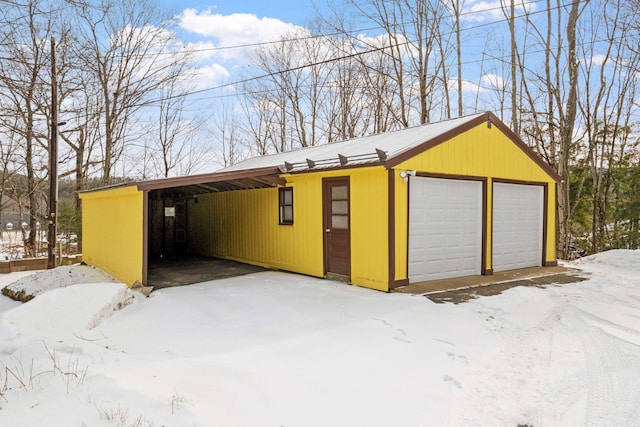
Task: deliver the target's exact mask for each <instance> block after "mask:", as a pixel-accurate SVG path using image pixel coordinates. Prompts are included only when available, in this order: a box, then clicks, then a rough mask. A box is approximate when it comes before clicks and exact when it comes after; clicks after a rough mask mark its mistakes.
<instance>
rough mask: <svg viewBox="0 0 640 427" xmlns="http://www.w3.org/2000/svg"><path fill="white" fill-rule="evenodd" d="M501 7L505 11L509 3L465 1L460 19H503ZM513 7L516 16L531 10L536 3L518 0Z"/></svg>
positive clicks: (476, 20) (473, 20) (498, 0)
mask: <svg viewBox="0 0 640 427" xmlns="http://www.w3.org/2000/svg"><path fill="white" fill-rule="evenodd" d="M501 3H504V5H501ZM502 7H504V8H505V10H507V11H508V10H509V4H508V3H506V2H500V0H497V1H496V0H494V1H485V0H480V1H475V0H470V1H467V2H465V3H464V5H463V9H462V13H463V15H462V19H463V20H465V21H470V22H484V21H496V20H500V19H505V15H504V13H503V11H502ZM515 9H516V17H517V16H520V15H522V14H523V13H525V11H528V12H533V11H534V10H536V4H535V2H533V1H527V0H520V1H518V2H516V4H515Z"/></svg>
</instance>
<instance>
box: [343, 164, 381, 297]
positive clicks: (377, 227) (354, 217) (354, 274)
mask: <svg viewBox="0 0 640 427" xmlns="http://www.w3.org/2000/svg"><path fill="white" fill-rule="evenodd" d="M387 179H388V177H387V171H386V170H385V169H384V168H382V167H375V168H363V169H359V170H353V171H352V172H351V282H352V283H354V284H356V285H362V286H366V287H369V288H373V289H378V290H382V291H387V290H389V286H388V280H389V272H388V270H389V258H388V257H389V254H388V252H389V250H388V249H389V248H388V237H387V236H388V224H387V217H388V196H387Z"/></svg>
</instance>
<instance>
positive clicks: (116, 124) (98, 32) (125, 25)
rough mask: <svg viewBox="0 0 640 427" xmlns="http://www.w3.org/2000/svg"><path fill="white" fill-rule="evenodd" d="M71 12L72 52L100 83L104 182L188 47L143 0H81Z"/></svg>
mask: <svg viewBox="0 0 640 427" xmlns="http://www.w3.org/2000/svg"><path fill="white" fill-rule="evenodd" d="M75 12H76V13H77V17H78V22H77V27H76V29H77V33H76V35H77V40H78V43H77V45H76V49H75V55H76V56H77V58H78V59H79V61H80V64H81V67H82V69H83V70H84V71H85V72H87V73H88V74H90V75H91V76H92V77H93V79H94V81H95V84H96V87H97V88H98V89H99V92H98V95H99V103H98V104H97V105H96V106H99V107H101V109H100V110H99V111H97V112H96V114H97V115H98V117H99V118H100V119H99V122H98V123H99V126H100V128H101V131H100V133H101V143H102V144H103V146H102V157H103V158H102V159H101V160H102V177H103V181H104V182H108V181H109V180H110V178H111V177H112V174H113V171H114V166H115V164H116V162H117V161H118V160H119V159H120V156H122V154H123V152H124V151H125V149H126V147H127V144H128V143H129V142H130V141H131V140H132V139H134V138H136V137H137V136H139V135H136V134H135V131H134V128H133V127H132V126H131V124H132V122H135V120H136V119H137V117H136V113H139V112H140V110H141V109H142V107H143V106H145V105H146V104H147V103H148V102H149V101H151V100H152V99H153V98H154V97H156V96H157V94H156V89H157V88H158V87H162V86H163V85H165V84H166V83H167V82H169V81H172V80H175V79H176V78H177V77H178V76H177V75H176V71H177V70H180V67H175V65H176V64H178V63H181V61H183V60H184V59H185V56H186V55H188V52H178V53H176V52H175V51H173V50H172V49H171V46H172V45H171V43H172V40H173V38H174V34H173V33H171V32H170V31H167V30H166V28H165V25H166V24H165V23H164V22H165V21H163V20H162V16H161V15H160V14H159V13H158V12H157V10H156V9H155V7H154V5H152V4H151V3H150V2H149V1H147V0H143V1H139V2H130V1H127V0H106V1H102V2H97V3H96V4H94V3H92V2H91V1H86V2H84V1H83V2H80V3H78V4H77V5H76V6H75ZM92 123H94V122H92Z"/></svg>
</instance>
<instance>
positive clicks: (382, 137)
mask: <svg viewBox="0 0 640 427" xmlns="http://www.w3.org/2000/svg"><path fill="white" fill-rule="evenodd" d="M486 116H487V113H480V114H474V115H471V116H465V117H459V118H456V119H451V120H445V121H441V122H437V123H429V124H425V125H421V126H416V127H411V128H405V129H400V130H395V131H390V132H385V133H381V134H377V135H370V136H363V137H360V138H354V139H349V140H345V141H340V142H334V143H330V144H325V145H318V146H314V147H307V148H301V149H297V150H293V151H288V152H284V153H278V154H272V155H265V156H258V157H252V158H250V159H247V160H245V161H243V162H240V163H236V164H235V165H233V166H229V167H227V168H225V169H222V172H227V171H239V170H247V169H255V168H264V167H269V166H271V167H280V168H281V170H282V172H292V173H293V172H305V171H311V170H322V169H332V168H339V167H349V166H360V165H373V164H382V163H384V162H385V161H386V160H388V159H392V158H395V157H397V156H400V155H401V154H402V153H405V152H408V151H410V150H411V149H413V148H416V147H418V146H420V145H422V144H424V143H426V142H429V141H432V140H434V139H437V138H438V137H440V136H442V135H446V134H448V133H449V132H452V131H454V130H456V129H461V128H465V125H466V124H469V123H475V122H478V120H479V119H480V121H483V120H484V119H483V118H485V117H486ZM474 126H475V125H474Z"/></svg>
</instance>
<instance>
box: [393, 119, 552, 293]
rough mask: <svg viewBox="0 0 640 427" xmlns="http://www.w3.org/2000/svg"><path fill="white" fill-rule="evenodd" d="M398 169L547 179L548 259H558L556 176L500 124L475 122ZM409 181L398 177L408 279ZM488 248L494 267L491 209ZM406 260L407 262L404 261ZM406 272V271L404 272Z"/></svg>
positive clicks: (399, 261) (401, 249)
mask: <svg viewBox="0 0 640 427" xmlns="http://www.w3.org/2000/svg"><path fill="white" fill-rule="evenodd" d="M395 169H396V173H399V171H402V170H417V171H421V172H428V173H433V174H447V175H466V176H479V177H488V178H489V179H491V178H501V179H512V180H519V181H531V182H547V183H548V184H549V191H548V195H547V197H548V198H547V202H548V206H549V209H548V210H547V229H546V232H547V246H546V261H555V259H556V258H555V256H556V229H555V206H556V191H555V182H554V181H553V179H552V178H551V177H550V176H549V175H548V174H547V173H546V172H545V171H544V170H543V169H542V168H541V167H540V166H539V165H537V164H536V163H535V162H534V161H532V160H531V159H530V158H529V157H528V156H527V154H526V153H524V152H523V151H522V150H520V148H518V147H517V146H516V145H515V144H514V143H513V141H511V140H510V139H509V138H508V137H507V136H506V135H505V134H503V133H502V132H501V131H500V130H499V129H497V127H495V126H494V127H492V128H488V127H487V126H486V125H485V124H482V125H479V126H476V127H475V128H473V129H470V130H468V131H467V132H465V133H463V134H460V135H458V136H456V137H454V138H452V139H450V140H449V141H446V142H444V143H442V144H440V145H438V146H436V147H433V148H431V149H430V150H428V151H426V152H424V153H422V154H420V155H418V156H415V157H413V158H411V159H409V160H407V161H405V162H403V163H401V164H399V165H398V166H396V167H395ZM491 190H492V186H491V185H488V189H487V191H488V195H487V196H488V199H489V200H491ZM407 194H408V189H407V183H406V182H404V181H403V180H402V179H401V178H399V177H398V178H397V179H396V215H395V216H396V246H395V248H396V279H397V280H401V279H405V278H407V277H408V276H407V275H406V259H407V245H406V244H404V245H403V244H402V243H403V237H402V234H403V233H404V234H406V233H407V229H408V228H407V226H406V220H404V218H407V217H408V206H409V202H408V200H407V196H406V195H407ZM486 220H487V242H486V244H487V248H486V254H487V256H486V266H485V267H486V268H489V269H490V268H491V262H492V259H491V244H492V243H491V234H492V230H491V225H492V212H491V208H490V206H489V208H488V212H487V218H486ZM403 262H404V264H403ZM403 272H404V273H405V274H404V275H403V274H402V273H403Z"/></svg>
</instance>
